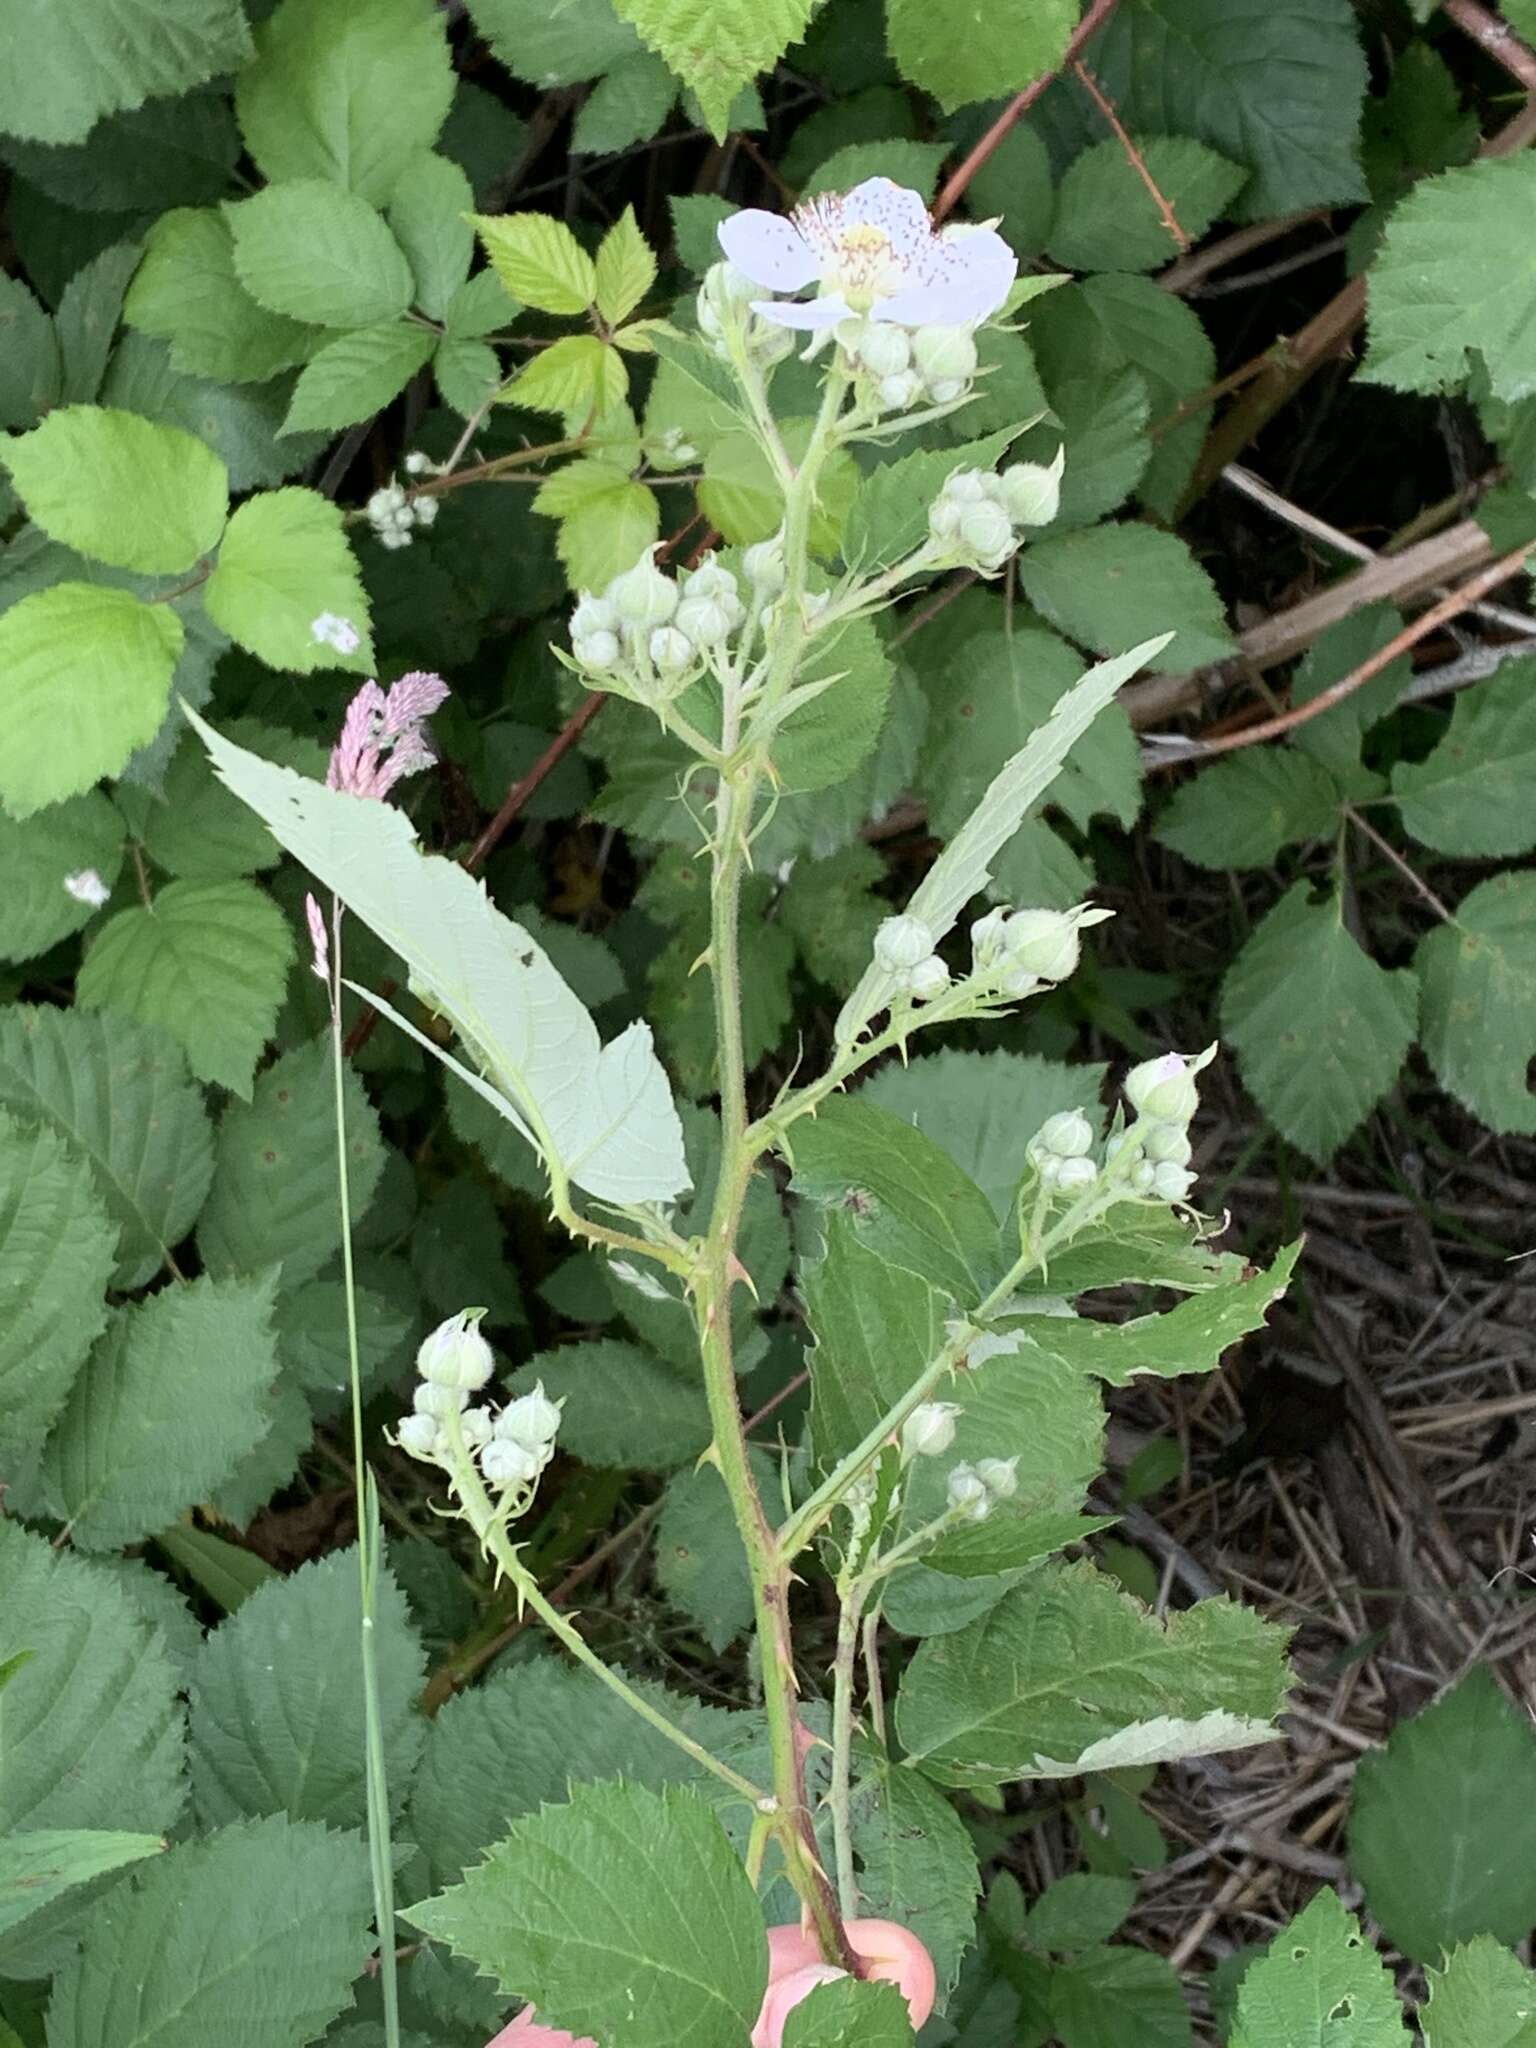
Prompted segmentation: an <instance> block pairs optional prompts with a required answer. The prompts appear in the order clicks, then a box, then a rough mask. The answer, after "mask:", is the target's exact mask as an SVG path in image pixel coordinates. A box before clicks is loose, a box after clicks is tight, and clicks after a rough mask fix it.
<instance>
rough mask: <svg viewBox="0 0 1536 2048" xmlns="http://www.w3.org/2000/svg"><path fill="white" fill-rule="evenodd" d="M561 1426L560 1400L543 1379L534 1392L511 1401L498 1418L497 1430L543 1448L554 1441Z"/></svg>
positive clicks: (531, 1447)
mask: <svg viewBox="0 0 1536 2048" xmlns="http://www.w3.org/2000/svg"><path fill="white" fill-rule="evenodd" d="M559 1428H560V1403H559V1402H558V1401H551V1400H550V1398H549V1396H548V1395H547V1394H546V1393H545V1391H544V1382H543V1381H542V1380H539V1381H538V1382H537V1383H536V1384H535V1386H534V1388H533V1391H532V1392H531V1393H527V1394H519V1395H518V1397H517V1399H516V1400H515V1401H509V1402H508V1403H507V1405H506V1407H505V1408H503V1409H502V1411H501V1413H500V1414H499V1415H498V1416H497V1418H496V1424H495V1433H496V1435H497V1437H498V1438H500V1439H502V1440H503V1441H504V1442H507V1443H514V1444H522V1445H523V1446H524V1447H525V1448H526V1449H528V1450H532V1451H543V1450H544V1449H545V1447H546V1446H547V1445H549V1444H551V1443H553V1442H554V1440H555V1436H556V1434H557V1432H558V1431H559Z"/></svg>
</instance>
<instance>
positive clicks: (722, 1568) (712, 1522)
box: [656, 1456, 775, 1657]
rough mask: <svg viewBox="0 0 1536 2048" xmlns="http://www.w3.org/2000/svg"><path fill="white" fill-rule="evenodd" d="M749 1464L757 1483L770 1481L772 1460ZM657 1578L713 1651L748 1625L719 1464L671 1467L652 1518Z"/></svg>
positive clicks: (747, 1585)
mask: <svg viewBox="0 0 1536 2048" xmlns="http://www.w3.org/2000/svg"><path fill="white" fill-rule="evenodd" d="M753 1465H754V1472H755V1475H756V1478H757V1482H758V1486H759V1489H760V1490H763V1489H765V1487H771V1486H772V1485H773V1484H774V1483H775V1476H774V1467H773V1465H772V1464H771V1462H770V1461H769V1460H768V1459H766V1458H761V1459H759V1458H758V1457H756V1456H754V1461H753ZM768 1497H770V1498H771V1495H769V1496H768ZM656 1583H657V1584H658V1585H659V1586H660V1588H661V1590H662V1592H663V1593H664V1594H665V1595H666V1597H667V1598H668V1600H670V1601H671V1603H672V1605H673V1606H674V1607H676V1608H679V1609H680V1610H681V1611H682V1613H684V1614H685V1615H687V1617H688V1619H689V1620H690V1621H691V1622H692V1623H693V1625H694V1626H695V1627H696V1628H697V1629H698V1631H699V1633H700V1634H701V1635H702V1636H703V1638H704V1640H705V1642H706V1643H708V1645H709V1647H710V1649H711V1650H713V1651H714V1653H715V1655H716V1656H717V1657H718V1656H720V1655H722V1654H723V1653H724V1652H725V1651H726V1650H728V1649H729V1648H730V1646H731V1644H732V1643H733V1642H735V1640H736V1638H737V1637H738V1636H739V1635H741V1634H742V1633H743V1632H744V1631H745V1630H746V1629H748V1628H750V1627H751V1625H752V1580H751V1577H750V1575H749V1573H748V1570H747V1553H746V1551H745V1550H744V1549H743V1548H742V1542H741V1538H740V1536H739V1535H738V1534H737V1532H736V1517H735V1514H734V1512H733V1510H732V1508H731V1497H730V1495H729V1494H728V1493H727V1492H726V1490H725V1481H724V1480H723V1479H722V1478H721V1477H720V1472H719V1468H718V1467H717V1466H715V1465H713V1464H704V1465H699V1466H697V1467H694V1468H692V1469H689V1470H684V1471H682V1472H675V1473H674V1474H673V1475H672V1477H671V1478H670V1479H669V1480H668V1481H667V1486H666V1491H665V1493H664V1494H663V1495H662V1502H661V1514H660V1516H659V1517H658V1519H657V1523H656Z"/></svg>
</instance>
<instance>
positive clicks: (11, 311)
mask: <svg viewBox="0 0 1536 2048" xmlns="http://www.w3.org/2000/svg"><path fill="white" fill-rule="evenodd" d="M61 375H62V366H61V364H60V361H59V343H58V336H57V335H56V333H55V332H54V325H53V322H52V321H51V320H50V319H49V317H48V315H47V314H46V313H45V312H44V311H43V309H42V307H41V306H40V305H39V304H38V303H37V300H36V299H35V298H33V296H32V294H31V292H30V291H28V289H27V287H26V286H25V285H24V284H23V283H22V281H21V279H20V278H19V277H10V276H0V427H30V426H32V425H33V424H35V422H36V420H37V419H38V417H39V415H40V414H41V413H42V412H43V411H44V409H45V408H46V407H48V406H50V405H53V404H55V403H56V402H57V399H58V396H59V383H60V378H61Z"/></svg>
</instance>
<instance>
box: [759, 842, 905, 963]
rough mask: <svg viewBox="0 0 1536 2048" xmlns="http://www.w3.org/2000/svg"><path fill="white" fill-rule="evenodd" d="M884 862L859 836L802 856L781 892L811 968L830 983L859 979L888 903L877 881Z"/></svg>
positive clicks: (785, 917) (783, 909) (784, 916)
mask: <svg viewBox="0 0 1536 2048" xmlns="http://www.w3.org/2000/svg"><path fill="white" fill-rule="evenodd" d="M884 874H885V866H884V863H883V862H882V861H881V859H880V858H879V856H878V855H877V854H876V853H875V852H874V850H873V848H872V847H869V846H866V845H864V844H863V843H862V842H859V843H857V844H855V845H853V846H846V847H844V848H843V849H842V850H841V851H840V852H838V853H833V854H829V855H828V856H827V858H826V859H825V860H814V861H804V860H802V861H797V862H796V863H795V865H794V867H793V869H792V870H791V872H790V877H789V880H788V882H787V883H786V885H785V888H784V891H783V894H782V895H781V897H780V898H779V917H780V919H781V921H782V923H783V925H784V929H785V930H786V931H787V932H788V933H789V935H790V937H791V938H792V939H793V940H794V942H795V947H796V950H797V951H798V952H799V955H800V959H801V961H802V963H803V965H804V966H805V968H806V970H807V971H808V972H809V973H811V974H813V975H814V976H815V977H816V979H817V980H818V981H820V982H823V983H825V985H826V986H827V987H828V988H845V987H846V986H847V985H848V983H849V982H852V981H856V980H857V979H858V977H859V975H860V974H861V973H862V971H863V968H864V963H865V962H866V961H867V960H868V958H869V954H870V948H871V946H872V945H873V944H874V937H875V932H876V931H877V930H878V928H879V926H880V924H881V923H882V922H883V920H884V918H885V916H886V913H887V910H888V908H889V906H888V905H887V903H886V902H885V900H884V898H883V897H880V896H877V895H876V894H875V893H874V892H875V885H876V884H877V883H878V882H879V881H881V880H882V879H883V877H884Z"/></svg>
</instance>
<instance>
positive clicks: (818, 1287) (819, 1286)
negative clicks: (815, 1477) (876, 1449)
mask: <svg viewBox="0 0 1536 2048" xmlns="http://www.w3.org/2000/svg"><path fill="white" fill-rule="evenodd" d="M821 1229H822V1245H821V1251H820V1255H819V1256H818V1257H815V1258H813V1259H811V1260H809V1261H808V1262H807V1264H806V1265H805V1266H804V1267H803V1269H802V1271H801V1274H800V1287H801V1291H802V1293H803V1295H804V1297H805V1307H806V1315H807V1317H808V1319H809V1322H810V1326H811V1330H812V1333H813V1334H814V1336H815V1339H816V1344H815V1349H814V1350H813V1351H812V1353H811V1357H810V1369H811V1417H812V1422H811V1435H812V1441H813V1442H814V1444H815V1448H816V1456H817V1459H818V1461H819V1462H820V1463H821V1464H822V1465H823V1466H827V1467H830V1466H831V1465H833V1464H835V1463H836V1461H837V1460H838V1458H840V1457H842V1456H843V1455H844V1454H845V1453H847V1452H848V1451H851V1450H852V1449H853V1448H854V1447H855V1446H856V1445H857V1444H859V1443H861V1442H862V1441H863V1439H864V1438H865V1437H866V1436H867V1435H868V1433H869V1432H870V1430H872V1429H873V1428H874V1427H875V1425H876V1423H878V1422H879V1421H880V1419H881V1417H882V1416H884V1415H885V1414H886V1413H887V1412H888V1411H889V1410H890V1409H891V1408H892V1407H893V1406H894V1405H895V1403H896V1402H897V1401H899V1400H900V1399H901V1397H902V1396H903V1395H904V1394H905V1393H906V1391H907V1389H908V1388H909V1387H910V1386H911V1385H912V1383H913V1381H914V1380H915V1379H916V1378H917V1376H918V1374H919V1373H920V1372H922V1370H923V1368H924V1367H925V1366H926V1365H928V1364H929V1363H930V1362H931V1361H932V1360H933V1359H934V1358H936V1357H937V1356H938V1354H939V1352H940V1351H941V1350H942V1349H943V1346H944V1335H945V1332H944V1324H945V1321H946V1318H947V1317H948V1316H949V1314H950V1303H949V1301H948V1300H947V1298H946V1297H945V1296H944V1295H942V1294H940V1293H939V1292H938V1291H937V1290H936V1289H935V1288H934V1287H932V1286H931V1285H930V1284H929V1283H928V1281H926V1280H925V1279H923V1278H922V1276H921V1275H920V1274H919V1273H916V1272H914V1271H913V1270H911V1268H910V1267H902V1266H890V1265H887V1264H886V1262H885V1261H884V1260H883V1259H882V1258H881V1257H880V1256H879V1254H878V1253H877V1252H875V1251H874V1250H872V1249H871V1248H870V1247H869V1246H868V1245H867V1244H866V1243H865V1242H864V1240H863V1239H862V1238H861V1237H860V1236H859V1234H858V1232H857V1230H856V1228H855V1225H854V1222H853V1218H852V1213H851V1211H849V1210H847V1209H840V1208H834V1209H831V1210H829V1211H828V1212H827V1213H826V1215H825V1217H824V1219H823V1221H822V1226H821Z"/></svg>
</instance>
